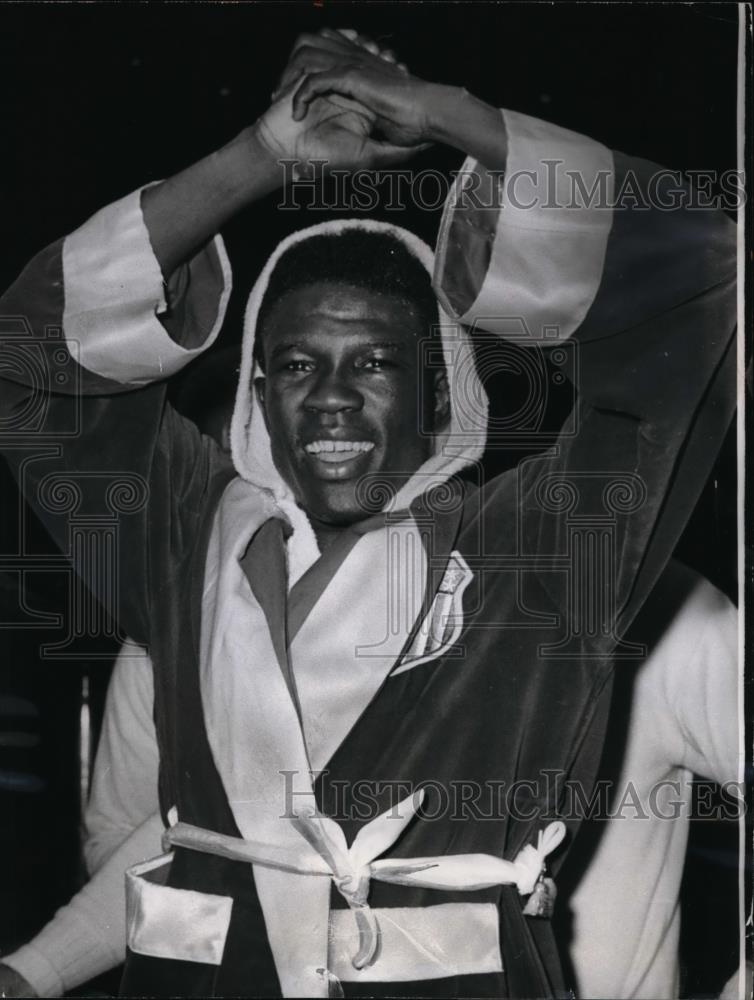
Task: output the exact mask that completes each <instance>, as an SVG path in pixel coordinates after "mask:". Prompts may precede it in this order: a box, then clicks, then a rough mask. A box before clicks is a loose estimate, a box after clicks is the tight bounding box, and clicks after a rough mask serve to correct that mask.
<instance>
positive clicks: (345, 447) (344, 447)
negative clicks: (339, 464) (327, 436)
mask: <svg viewBox="0 0 754 1000" xmlns="http://www.w3.org/2000/svg"><path fill="white" fill-rule="evenodd" d="M372 448H374V442H372V441H329V440H324V441H311V442H310V443H309V444H307V445H304V450H305V451H306V452H308V453H309V454H310V455H321V454H322V453H323V452H335V451H344V452H350V453H353V452H362V451H371V450H372Z"/></svg>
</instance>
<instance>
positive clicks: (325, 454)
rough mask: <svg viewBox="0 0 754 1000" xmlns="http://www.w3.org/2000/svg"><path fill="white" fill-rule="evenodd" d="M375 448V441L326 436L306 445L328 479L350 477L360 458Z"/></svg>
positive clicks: (310, 455)
mask: <svg viewBox="0 0 754 1000" xmlns="http://www.w3.org/2000/svg"><path fill="white" fill-rule="evenodd" d="M373 449H374V442H373V441H358V440H353V441H333V440H332V439H325V438H323V439H320V440H317V441H310V442H309V443H308V444H305V445H304V451H305V452H306V454H307V455H308V456H309V458H310V459H312V461H313V463H314V464H315V467H316V468H317V469H318V470H319V471H320V474H321V475H323V476H324V477H325V478H327V479H342V478H346V477H348V476H349V475H350V473H351V471H352V468H353V467H355V466H356V465H357V464H358V460H359V459H363V458H365V457H366V456H367V455H368V454H369V452H371V451H372V450H373Z"/></svg>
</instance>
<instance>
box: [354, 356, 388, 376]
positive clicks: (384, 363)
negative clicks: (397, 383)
mask: <svg viewBox="0 0 754 1000" xmlns="http://www.w3.org/2000/svg"><path fill="white" fill-rule="evenodd" d="M359 367H360V368H366V369H367V370H368V371H377V372H380V371H384V370H385V369H386V368H392V367H393V362H392V361H391V360H390V359H389V358H377V357H372V358H367V359H366V360H365V361H362V362H361V364H360V365H359Z"/></svg>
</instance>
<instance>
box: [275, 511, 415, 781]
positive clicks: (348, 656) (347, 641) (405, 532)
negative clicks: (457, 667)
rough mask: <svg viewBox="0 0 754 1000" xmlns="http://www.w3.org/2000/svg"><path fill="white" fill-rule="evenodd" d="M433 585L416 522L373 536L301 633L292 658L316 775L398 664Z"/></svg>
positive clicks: (352, 555) (349, 560) (352, 556)
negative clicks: (428, 582)
mask: <svg viewBox="0 0 754 1000" xmlns="http://www.w3.org/2000/svg"><path fill="white" fill-rule="evenodd" d="M426 578H427V559H426V555H425V552H424V546H423V544H422V540H421V536H420V534H419V530H418V528H417V526H416V523H415V521H414V519H413V518H412V517H409V518H406V519H405V520H403V521H400V522H397V523H395V524H388V525H386V526H385V527H384V528H379V529H377V530H375V531H370V532H368V533H367V534H365V535H363V536H362V537H361V538H360V539H359V541H358V542H357V543H356V545H355V546H354V547H353V548H352V549H351V551H350V552H349V554H348V555H347V557H346V558H345V559H344V560H343V563H342V565H341V566H340V567H339V569H338V571H337V572H336V574H335V576H334V577H333V578H332V580H331V581H330V583H329V584H328V586H327V588H326V589H325V590H324V592H323V593H322V595H321V597H320V598H319V600H318V601H317V603H316V604H315V605H314V607H313V608H312V610H311V612H310V613H309V615H308V617H307V619H306V621H305V622H304V623H303V625H302V626H301V628H300V629H299V631H298V634H297V635H296V637H295V639H294V641H293V643H292V644H291V651H290V655H291V662H292V664H293V673H294V676H295V679H296V690H297V693H298V697H299V703H300V705H301V712H302V717H303V724H304V732H305V735H306V744H307V747H308V751H309V759H310V761H311V766H312V768H313V770H314V771H320V770H323V769H324V767H325V765H326V764H327V762H328V761H329V760H330V759H331V758H332V756H333V754H334V753H335V751H336V750H337V749H338V747H339V746H340V744H341V743H342V742H343V740H344V739H345V737H346V736H347V735H348V733H349V732H350V730H351V728H352V727H353V726H354V724H355V723H356V721H357V720H358V718H359V716H360V715H361V714H362V712H363V711H364V709H365V708H366V707H367V705H368V704H369V703H370V701H371V700H372V699H373V698H374V696H375V695H376V693H377V691H378V690H379V688H380V686H381V684H382V682H383V681H384V679H385V678H386V677H387V675H388V674H389V673H390V670H391V669H392V667H393V666H394V665H395V663H396V661H397V659H398V657H399V656H400V653H401V650H402V649H403V646H404V645H405V642H406V639H407V637H408V635H409V633H410V631H411V629H412V628H413V626H414V624H415V622H416V619H417V617H418V615H419V612H420V610H421V607H422V601H423V598H424V590H425V586H426Z"/></svg>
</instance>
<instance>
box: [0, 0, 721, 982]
mask: <svg viewBox="0 0 754 1000" xmlns="http://www.w3.org/2000/svg"><path fill="white" fill-rule="evenodd" d="M325 25H329V26H336V27H337V26H342V27H356V28H358V29H359V30H361V31H363V32H365V33H367V34H370V35H372V36H373V37H375V38H377V39H379V40H380V41H382V42H383V43H385V44H388V45H390V46H391V47H393V48H394V49H395V50H396V51H397V52H398V53H399V55H400V57H401V58H402V59H403V60H404V61H405V62H406V63H407V64H408V65H409V66H410V67H411V69H412V71H413V72H415V73H416V74H417V75H419V76H421V77H424V78H427V79H432V80H437V81H441V82H444V83H449V84H457V85H463V86H465V87H466V88H467V89H468V90H470V91H472V92H473V93H475V94H477V95H478V96H480V97H482V98H483V99H485V100H487V101H488V102H490V103H492V104H496V105H499V106H506V107H511V108H514V109H516V110H518V111H523V112H526V113H529V114H533V115H536V116H540V117H543V118H547V119H550V120H552V121H555V122H557V123H558V124H560V125H563V126H566V127H569V128H573V129H575V130H577V131H580V132H585V133H588V134H590V135H592V136H594V137H595V138H597V139H599V140H601V141H602V142H604V143H605V144H606V145H608V146H611V147H612V148H617V149H621V150H624V151H627V152H631V153H632V154H636V155H639V156H642V157H646V158H648V159H652V160H655V161H658V162H660V163H662V164H664V165H666V166H670V167H674V168H679V169H684V170H688V169H705V170H717V171H723V170H726V169H731V168H735V166H736V131H735V125H736V44H737V11H736V6H735V5H734V4H709V5H705V4H699V5H691V6H684V5H680V4H672V5H646V6H644V5H638V4H636V5H631V6H627V5H611V4H594V5H592V4H581V5H571V4H565V3H561V4H557V5H545V4H541V5H540V4H529V5H518V4H505V5H492V4H470V3H464V4H431V3H423V4H407V3H403V4H367V3H361V4H335V3H330V2H327V0H324V2H322V3H308V4H299V3H295V4H287V3H277V4H232V5H228V4H223V5H220V4H165V5H157V4H150V5H147V4H139V5H130V4H117V5H116V4H111V5H99V4H86V5H83V4H82V5H69V4H44V5H41V4H6V5H4V6H0V94H2V107H1V109H0V137H1V145H0V149H1V150H2V155H1V156H0V178H1V181H0V213H1V214H0V217H1V218H2V220H3V236H4V238H3V242H2V255H1V259H0V288H4V287H5V286H6V285H8V284H9V283H10V282H11V281H12V280H13V278H14V277H15V275H16V274H17V273H18V271H19V270H20V269H21V267H22V266H23V264H24V263H25V261H26V260H27V259H28V258H29V257H30V256H31V255H32V254H33V253H34V252H35V251H36V250H38V249H39V248H41V247H42V246H44V245H45V244H46V243H48V242H50V241H51V240H53V239H54V238H56V237H58V236H60V235H62V234H63V233H65V232H67V231H69V230H70V229H72V228H74V227H75V226H77V225H78V224H80V222H81V221H83V219H85V218H86V217H87V216H88V215H89V214H91V213H92V212H93V211H95V210H96V209H97V208H99V207H100V206H102V205H103V204H105V203H106V202H108V201H111V200H113V199H115V198H117V197H120V196H122V195H124V194H126V193H127V192H129V191H131V190H133V189H134V188H136V187H138V186H140V185H141V184H143V183H144V182H146V181H149V180H156V179H159V178H162V177H165V176H168V175H169V174H170V173H172V172H174V171H176V170H177V169H179V168H181V167H182V166H185V165H186V164H187V163H189V162H191V161H192V160H194V159H196V158H198V157H200V156H202V155H204V154H206V153H207V152H209V151H211V150H212V149H213V148H215V147H217V146H218V145H221V144H222V143H224V142H226V141H227V140H229V139H230V138H232V137H233V135H235V134H236V133H237V132H238V131H239V130H240V129H241V128H243V127H244V126H245V125H246V124H248V123H250V122H252V121H253V120H254V119H255V118H256V117H257V116H258V115H259V114H260V113H261V112H262V111H264V109H265V108H266V106H267V103H268V99H269V94H270V92H271V90H272V89H273V85H274V82H275V80H276V77H277V75H278V74H279V72H280V70H281V69H282V66H283V65H284V63H285V60H286V57H287V53H288V51H289V49H290V46H291V44H292V42H293V40H294V39H295V37H296V35H297V34H298V33H299V32H301V31H305V30H316V29H317V28H318V27H320V26H325ZM461 159H462V157H461V156H460V154H458V153H456V152H454V151H452V150H446V149H436V150H431V151H429V152H427V153H425V154H423V155H422V157H421V158H419V159H417V160H416V161H414V163H413V164H412V166H413V168H414V169H421V168H422V167H433V168H438V167H439V168H440V169H442V170H444V171H450V170H454V169H457V168H458V167H459V166H460V163H461ZM278 200H279V196H274V197H271V198H269V199H267V200H266V201H265V202H263V203H261V204H259V205H257V206H254V208H253V209H251V210H249V211H247V212H246V213H244V214H243V215H242V216H240V217H239V218H237V219H236V220H234V222H233V223H232V224H231V225H230V226H228V228H227V232H226V234H225V235H226V238H227V243H228V249H229V252H230V255H231V259H232V261H233V264H234V279H235V287H234V292H233V296H232V299H231V306H230V309H229V313H228V319H227V322H226V328H225V330H224V332H223V336H222V338H221V343H223V344H229V343H232V342H233V341H234V339H237V337H238V332H239V330H240V318H241V314H242V310H243V306H244V303H245V298H246V295H247V293H248V290H249V288H250V286H251V284H252V282H253V279H254V277H255V275H256V273H257V271H258V269H259V268H260V267H261V265H262V264H263V263H264V261H265V259H266V257H267V255H268V254H269V252H270V250H271V249H272V248H273V246H274V245H275V243H276V242H277V241H278V239H280V238H281V237H282V236H283V235H285V234H286V233H287V232H289V231H291V230H292V229H297V228H301V227H302V226H303V225H306V224H309V223H311V222H313V221H320V220H321V219H323V218H325V217H326V215H325V214H323V213H321V212H318V213H316V217H315V216H314V214H313V213H311V212H306V211H302V212H298V213H289V212H280V211H278V210H277V209H276V204H277V201H278ZM349 214H351V213H349ZM377 214H378V215H379V212H378V213H377ZM384 214H385V213H383V215H384ZM400 221H401V223H402V224H404V225H406V226H407V227H408V228H412V229H414V230H415V231H416V232H417V233H418V234H419V235H421V236H423V237H424V238H425V239H427V240H428V241H430V242H433V241H434V237H435V235H436V230H437V224H438V221H439V210H438V211H434V212H429V211H420V210H418V209H415V210H413V211H411V210H409V211H408V212H407V214H406V215H405V216H404V217H402V218H401V219H400ZM512 391H514V390H512ZM553 405H554V408H555V410H557V401H555V402H554V404H553ZM553 419H554V418H553ZM735 456H736V445H735V437H734V435H733V434H732V433H731V435H729V438H728V440H727V442H726V445H725V447H724V449H723V452H722V454H721V458H720V460H719V462H718V464H717V466H716V468H715V470H714V472H713V475H712V476H711V477H710V481H709V483H708V485H707V488H706V489H705V491H704V494H703V496H702V498H701V500H700V502H699V505H698V508H697V511H696V513H695V515H694V518H693V519H692V522H691V524H690V525H689V527H688V529H687V531H686V533H685V534H684V537H683V540H682V542H681V544H680V546H679V552H678V554H679V555H680V557H681V558H683V559H684V560H685V561H687V562H688V563H690V564H691V565H692V566H694V567H695V568H697V569H698V570H700V571H701V572H702V573H704V574H705V575H707V576H708V577H709V578H710V579H711V580H712V581H713V582H714V583H715V584H716V585H717V586H719V587H720V588H721V589H723V590H724V591H725V592H726V593H728V595H729V596H731V597H732V598H734V599H735V596H736V562H735V560H736V545H735V503H736V493H735ZM516 457H517V456H516V455H515V454H512V453H510V452H505V453H499V454H497V455H493V456H492V457H491V459H490V461H491V464H492V468H493V469H497V468H500V467H502V466H504V465H505V464H509V463H510V462H511V461H513V460H515V458H516ZM0 490H2V493H1V494H0V497H1V499H2V514H3V516H2V527H1V528H0V560H2V557H3V555H4V554H8V553H14V552H17V551H18V548H17V546H18V544H19V528H18V524H19V512H20V511H21V510H22V507H21V505H20V501H19V500H18V497H17V494H16V492H15V489H14V487H13V485H12V483H11V482H10V480H9V478H8V476H7V474H6V472H5V470H4V468H3V469H0ZM22 531H23V534H24V541H25V544H26V546H27V551H28V550H29V549H31V550H33V551H35V552H39V553H41V554H44V553H52V552H53V551H54V550H53V549H52V546H51V543H49V541H47V539H46V537H45V536H44V534H43V533H42V532H41V529H39V528H38V527H35V526H34V524H33V523H31V524H28V525H26V526H25V527H24V528H23V529H22ZM21 582H22V583H23V591H22V592H23V594H24V599H25V601H26V605H27V606H26V608H24V607H22V606H21V605H20V604H19V598H18V594H19V585H20V583H21ZM66 595H67V580H66V578H65V577H64V576H63V575H62V574H61V573H60V572H56V571H52V570H51V569H49V570H48V571H46V572H40V573H37V574H34V575H33V576H32V575H27V576H26V577H25V578H24V579H23V581H21V578H20V577H19V575H18V574H17V573H16V572H15V571H14V570H13V569H12V568H8V569H6V571H5V572H0V620H2V621H3V622H4V623H5V624H6V627H5V629H4V631H3V632H2V635H1V636H0V657H1V658H0V730H1V731H2V732H0V817H1V818H0V856H2V857H3V859H4V868H5V871H4V873H3V876H2V878H0V952H1V951H3V950H7V949H9V948H10V947H12V946H14V945H16V944H18V943H19V942H20V941H22V940H24V939H25V938H26V937H27V936H29V935H30V934H32V933H33V932H34V931H35V930H36V929H37V928H38V927H39V926H40V925H41V924H42V923H43V922H44V921H45V920H46V919H47V918H48V917H49V916H50V915H51V913H52V912H53V910H54V909H55V907H56V906H57V905H59V904H60V903H61V902H63V901H64V900H65V899H66V898H67V896H68V895H70V893H71V892H72V891H74V890H75V888H76V887H77V885H78V884H79V880H80V878H81V869H80V863H79V850H78V824H79V794H78V789H79V783H80V779H79V759H78V747H79V735H78V726H79V709H80V703H81V690H82V681H83V680H84V679H86V681H87V683H88V684H89V688H90V700H91V709H92V715H93V721H94V725H95V728H96V721H97V715H98V711H99V708H98V706H99V705H100V703H101V698H102V693H103V691H104V687H105V685H106V681H107V676H108V672H109V667H110V662H111V657H112V653H113V650H114V643H113V642H112V640H110V639H108V638H107V637H106V636H99V637H97V636H95V637H93V638H92V639H91V641H90V642H88V643H87V642H84V643H79V644H78V645H77V646H76V647H75V649H74V650H73V653H74V656H73V658H72V659H66V660H62V659H56V658H54V657H50V656H49V655H40V644H42V643H50V642H56V641H60V639H61V638H62V637H63V636H64V635H65V634H66V625H67V622H66V614H67V611H66ZM41 612H45V613H47V614H51V613H57V614H58V615H59V616H60V621H59V623H58V624H57V625H51V624H48V625H46V626H45V627H44V628H40V627H39V626H38V624H35V619H36V618H38V615H39V613H41ZM9 623H14V624H15V625H16V627H15V628H13V629H10V628H9V627H8V624H9ZM21 625H24V626H25V627H24V628H21V627H19V626H21ZM11 699H15V700H11ZM19 734H20V736H19ZM692 827H693V829H692V836H691V842H690V848H689V861H690V864H689V866H688V871H687V876H686V881H685V886H684V927H683V938H684V940H683V959H684V974H685V980H684V982H685V990H686V992H687V993H688V994H689V995H690V994H694V995H696V996H703V995H711V994H712V993H713V992H714V991H715V990H716V989H717V988H719V986H720V984H721V982H722V980H723V979H724V978H725V977H726V976H727V975H728V974H729V973H730V971H731V970H732V968H733V965H734V964H735V956H736V953H737V946H738V939H737V924H736V909H735V905H736V904H735V885H736V863H737V858H736V854H735V851H736V839H735V826H734V824H709V823H706V824H702V823H697V824H692ZM616 933H620V931H619V929H616Z"/></svg>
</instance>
